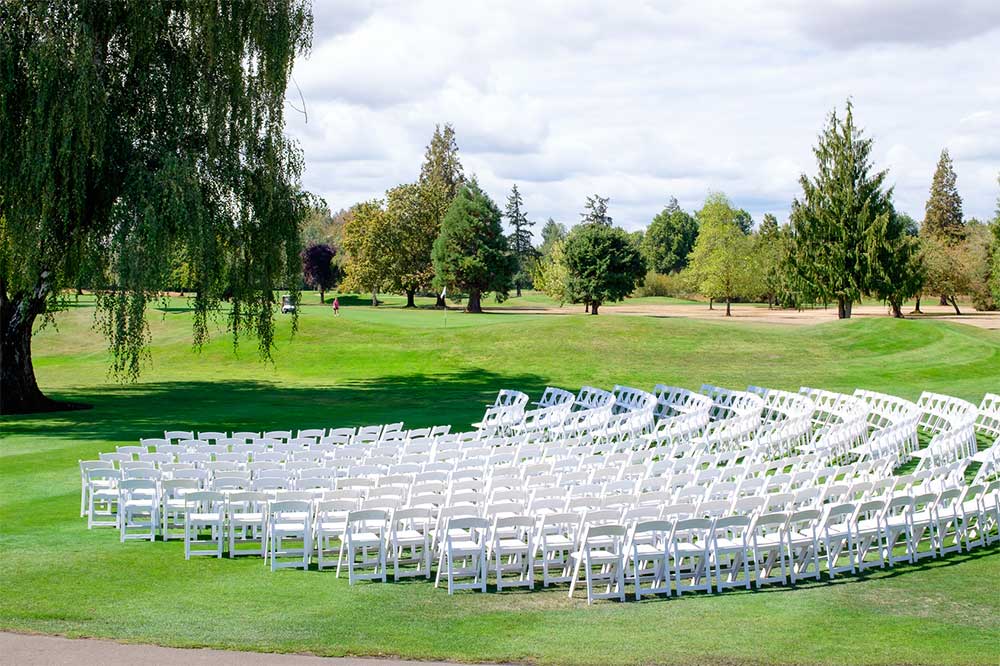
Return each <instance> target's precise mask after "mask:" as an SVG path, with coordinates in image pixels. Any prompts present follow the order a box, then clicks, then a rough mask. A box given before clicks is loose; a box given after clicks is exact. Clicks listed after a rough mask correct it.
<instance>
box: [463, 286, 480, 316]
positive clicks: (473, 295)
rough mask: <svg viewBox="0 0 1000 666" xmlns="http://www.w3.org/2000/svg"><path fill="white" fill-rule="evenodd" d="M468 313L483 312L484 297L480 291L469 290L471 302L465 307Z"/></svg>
mask: <svg viewBox="0 0 1000 666" xmlns="http://www.w3.org/2000/svg"><path fill="white" fill-rule="evenodd" d="M465 311H466V312H482V311H483V304H482V295H481V294H480V293H479V290H478V289H470V290H469V302H468V303H466V305H465Z"/></svg>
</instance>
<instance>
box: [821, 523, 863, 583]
mask: <svg viewBox="0 0 1000 666" xmlns="http://www.w3.org/2000/svg"><path fill="white" fill-rule="evenodd" d="M856 509H857V507H855V506H854V505H853V504H837V505H834V506H830V507H828V508H827V509H826V514H825V515H824V516H823V528H822V531H821V533H820V540H821V542H822V545H823V554H824V555H825V558H826V572H827V575H829V576H830V578H831V579H832V578H835V577H836V575H837V574H838V573H842V572H847V571H849V572H851V573H852V574H853V573H855V572H856V571H857V569H856V567H855V564H854V525H853V523H852V521H853V517H854V513H855V511H856ZM843 555H847V564H839V562H840V559H841V557H842V556H843Z"/></svg>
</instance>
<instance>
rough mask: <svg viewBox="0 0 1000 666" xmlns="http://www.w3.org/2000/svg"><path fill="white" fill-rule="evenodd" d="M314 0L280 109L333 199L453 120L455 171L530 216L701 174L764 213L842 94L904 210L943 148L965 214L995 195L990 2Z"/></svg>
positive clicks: (676, 192) (622, 207)
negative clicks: (307, 36)
mask: <svg viewBox="0 0 1000 666" xmlns="http://www.w3.org/2000/svg"><path fill="white" fill-rule="evenodd" d="M316 4H317V12H316V26H315V27H316V30H315V39H314V49H313V52H312V54H311V56H310V57H309V58H308V59H305V60H303V61H301V62H299V63H298V64H297V66H296V70H295V79H296V81H297V82H298V84H299V86H300V87H301V89H302V93H303V95H304V96H305V99H306V104H307V109H308V111H309V122H308V124H306V123H304V122H303V120H304V119H303V118H302V117H301V116H300V115H299V114H297V113H294V112H292V111H291V110H290V109H289V115H288V120H289V131H290V132H291V133H292V134H293V136H295V137H297V138H298V139H299V140H300V142H301V144H302V147H303V149H304V152H305V157H306V165H307V166H306V175H305V184H306V186H307V187H308V188H309V189H311V190H313V191H315V192H317V193H320V194H322V195H323V196H325V197H326V198H327V200H328V201H329V203H330V205H331V206H334V207H338V208H339V207H343V206H349V205H351V204H353V203H355V202H356V201H358V200H361V199H367V198H371V197H373V196H381V194H382V193H383V192H384V190H385V189H386V188H388V187H392V186H394V185H396V184H398V183H400V182H404V181H407V180H412V179H414V178H415V177H416V175H417V173H418V171H419V168H420V161H421V158H422V155H423V150H424V146H425V145H426V143H427V141H428V139H429V138H430V135H431V133H432V132H433V130H434V125H435V124H436V123H442V122H451V123H453V124H454V126H455V129H456V132H457V138H458V143H459V146H460V149H461V154H462V160H463V163H464V164H465V166H466V171H467V172H469V173H475V174H476V175H477V176H478V177H479V180H480V182H481V183H482V185H483V186H484V187H485V188H486V189H487V190H488V191H489V192H490V193H491V194H492V195H493V196H494V198H495V199H496V200H497V201H498V203H501V204H502V202H503V200H504V198H505V197H506V194H507V191H508V190H509V188H510V186H511V185H512V184H513V183H514V182H517V183H519V185H520V189H521V191H522V192H523V194H524V197H525V203H526V206H527V208H528V212H529V214H530V215H531V216H532V217H534V218H535V219H539V220H543V219H545V218H546V217H549V216H552V217H554V218H556V219H557V220H560V221H563V222H568V223H575V222H576V221H577V220H578V219H579V215H578V214H579V211H580V210H581V208H582V206H583V202H584V200H585V197H586V196H587V195H589V194H593V193H595V192H598V193H601V194H602V195H605V196H610V197H611V214H612V215H613V216H614V217H615V220H616V221H617V222H618V223H620V224H622V225H624V226H626V227H627V228H631V229H634V228H639V227H641V226H643V225H645V224H647V223H648V222H649V220H650V219H651V218H652V216H653V215H655V214H656V213H657V212H658V211H659V210H660V209H661V208H662V207H663V205H664V204H665V203H666V201H667V200H668V198H669V197H670V196H676V197H677V198H678V199H679V200H680V202H681V205H683V206H684V207H686V208H688V209H694V208H697V207H699V206H700V203H701V201H702V200H703V198H704V196H705V194H706V193H707V192H708V191H710V190H721V191H724V192H726V193H727V194H728V195H729V196H730V198H732V199H733V201H734V202H735V203H736V204H737V205H739V206H742V207H745V208H747V209H748V210H750V211H751V212H752V213H753V214H754V216H755V217H756V218H757V219H759V218H760V216H761V215H762V214H763V213H765V212H772V213H775V214H776V215H777V216H778V217H779V219H784V218H785V217H786V216H787V211H788V208H789V205H790V202H791V200H792V198H793V197H794V196H796V195H797V194H798V175H799V174H800V173H801V172H802V171H806V172H811V171H812V170H813V168H814V158H813V155H812V152H811V147H812V145H813V144H814V143H815V140H816V136H817V134H818V133H819V131H820V129H821V127H822V125H823V122H824V119H825V117H826V115H827V114H828V113H829V112H830V110H832V109H833V108H834V107H841V108H842V107H843V104H844V101H845V99H847V98H848V97H851V98H852V99H853V101H854V103H855V111H856V116H857V118H858V119H859V121H860V123H861V124H862V125H863V126H864V127H865V129H866V131H867V132H868V134H869V135H870V136H873V137H874V138H875V155H874V158H875V161H876V165H877V166H878V167H879V168H886V167H888V168H889V169H890V175H889V178H890V182H891V183H892V184H894V185H895V186H896V201H897V206H898V207H899V208H901V209H902V210H905V211H907V212H909V213H910V214H912V215H914V216H915V217H921V216H922V213H923V207H924V199H925V198H926V195H927V188H928V187H929V184H930V180H931V176H932V174H933V170H934V165H935V163H936V161H937V157H938V154H939V153H940V150H941V149H942V148H943V147H945V146H947V147H949V148H950V150H951V153H952V156H953V158H954V159H955V161H956V169H957V171H958V175H959V189H960V191H961V193H962V196H963V198H964V201H965V209H966V214H967V215H969V216H973V215H975V216H978V217H987V216H989V215H991V214H992V211H993V208H994V202H995V200H996V194H997V188H996V173H997V171H998V170H1000V144H998V143H997V141H998V138H997V137H1000V115H998V114H997V111H996V109H998V108H1000V85H998V84H997V79H996V76H995V74H994V71H993V70H994V69H995V65H994V62H995V61H997V60H1000V47H998V43H1000V42H998V39H997V38H998V37H1000V30H998V28H997V26H998V24H1000V10H998V9H997V8H998V7H1000V5H997V4H996V3H995V2H989V3H987V2H980V3H976V2H971V1H966V0H955V1H954V2H952V3H949V4H948V5H947V6H943V5H941V4H940V3H931V2H924V1H917V2H880V3H870V2H869V3H865V2H859V1H853V0H852V1H846V0H845V1H839V2H835V3H832V4H831V3H820V4H817V3H798V2H790V1H788V2H779V3H771V2H763V1H761V2H755V3H751V2H722V1H719V0H710V1H707V2H684V3H670V4H664V5H657V4H639V3H635V4H631V3H605V2H596V1H591V2H583V1H578V2H571V1H569V0H564V1H555V2H548V1H545V0H540V1H537V2H533V3H530V4H528V3H517V4H516V5H513V4H504V3H482V4H478V3H467V2H465V3H458V2H447V3H445V2H430V1H416V2H405V3H403V2H389V1H386V2H372V3H341V2H337V3H328V2H326V1H325V0H319V1H318V2H317V3H316ZM289 101H290V103H294V104H295V105H296V106H298V105H299V100H298V94H297V93H296V92H294V91H293V92H292V93H291V94H290V96H289ZM991 174H992V177H991Z"/></svg>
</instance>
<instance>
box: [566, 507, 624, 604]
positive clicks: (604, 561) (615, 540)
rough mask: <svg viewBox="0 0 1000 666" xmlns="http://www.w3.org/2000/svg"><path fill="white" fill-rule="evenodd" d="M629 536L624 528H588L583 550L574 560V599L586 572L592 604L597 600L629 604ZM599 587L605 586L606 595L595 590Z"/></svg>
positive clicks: (571, 587)
mask: <svg viewBox="0 0 1000 666" xmlns="http://www.w3.org/2000/svg"><path fill="white" fill-rule="evenodd" d="M625 532H626V530H625V526H624V525H608V524H604V525H589V524H588V525H585V526H584V528H583V535H582V536H581V537H580V548H579V550H578V551H577V552H575V553H573V554H572V555H571V556H570V559H571V560H572V561H573V579H572V581H571V582H570V585H569V597H570V598H571V599H572V598H573V592H574V591H575V590H576V585H577V583H578V582H579V581H580V570H581V569H583V572H584V581H585V584H586V586H587V603H588V604H591V603H593V602H594V600H595V599H618V600H619V601H625V553H624V551H625V548H624V546H625ZM598 584H604V586H605V589H604V591H603V592H596V591H595V590H594V588H595V586H596V585H598Z"/></svg>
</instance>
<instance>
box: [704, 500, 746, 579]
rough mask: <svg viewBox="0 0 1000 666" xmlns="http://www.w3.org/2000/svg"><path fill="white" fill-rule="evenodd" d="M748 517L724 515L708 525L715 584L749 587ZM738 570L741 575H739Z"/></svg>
mask: <svg viewBox="0 0 1000 666" xmlns="http://www.w3.org/2000/svg"><path fill="white" fill-rule="evenodd" d="M749 535H750V518H749V517H747V516H725V517H722V518H718V519H716V521H715V524H714V525H713V526H712V544H711V548H712V558H713V560H714V563H715V586H716V589H718V590H719V591H720V592H721V591H722V590H724V589H726V588H727V587H739V586H742V587H744V588H746V589H748V590H749V589H750V562H749V558H748V555H749V553H750V543H749V539H748V537H749ZM741 572H742V574H743V576H742V578H741V577H740V573H741Z"/></svg>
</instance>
